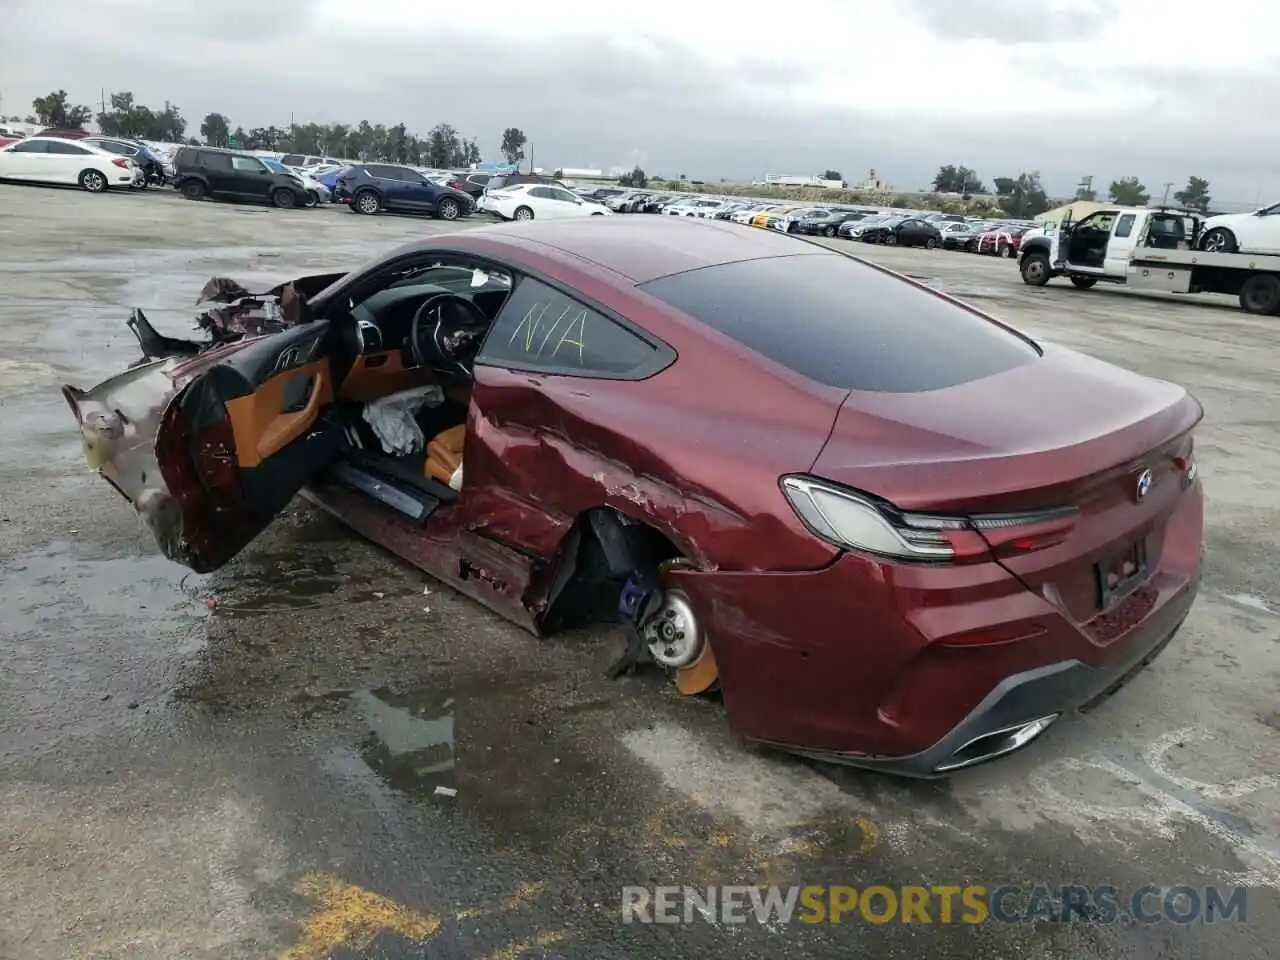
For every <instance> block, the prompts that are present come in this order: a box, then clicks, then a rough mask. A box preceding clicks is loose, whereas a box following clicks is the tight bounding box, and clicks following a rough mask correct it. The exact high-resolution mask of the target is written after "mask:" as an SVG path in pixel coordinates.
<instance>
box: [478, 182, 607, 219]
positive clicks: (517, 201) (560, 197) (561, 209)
mask: <svg viewBox="0 0 1280 960" xmlns="http://www.w3.org/2000/svg"><path fill="white" fill-rule="evenodd" d="M484 209H485V211H486V212H488V213H496V214H497V215H498V216H500V217H502V218H503V219H504V220H565V219H569V218H571V217H599V216H603V215H604V214H609V215H611V216H612V214H613V211H612V210H610V209H609V208H608V207H606V206H605V205H604V204H603V203H598V202H596V201H595V200H588V199H587V198H586V197H579V196H577V195H576V194H575V193H573V191H572V190H568V189H566V188H565V187H554V186H550V185H548V184H545V183H518V184H516V185H515V186H513V187H504V188H503V189H501V190H496V191H493V192H491V193H490V194H489V195H488V196H487V197H485V198H484Z"/></svg>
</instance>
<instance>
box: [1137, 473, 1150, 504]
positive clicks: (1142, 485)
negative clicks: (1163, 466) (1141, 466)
mask: <svg viewBox="0 0 1280 960" xmlns="http://www.w3.org/2000/svg"><path fill="white" fill-rule="evenodd" d="M1150 490H1151V471H1150V470H1143V471H1142V472H1141V473H1140V474H1138V486H1137V489H1136V490H1135V491H1134V492H1135V493H1136V494H1137V495H1138V499H1139V500H1142V499H1143V498H1145V497H1146V495H1147V493H1148V492H1149V491H1150Z"/></svg>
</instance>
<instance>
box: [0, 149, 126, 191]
mask: <svg viewBox="0 0 1280 960" xmlns="http://www.w3.org/2000/svg"><path fill="white" fill-rule="evenodd" d="M141 175H142V168H141V167H139V166H138V165H137V164H135V163H134V162H133V161H132V160H130V159H129V158H128V157H121V156H117V155H116V154H114V153H110V152H108V151H106V150H103V149H102V148H101V147H95V146H92V145H91V144H84V143H79V142H77V141H75V140H67V139H63V138H61V137H28V138H27V139H26V140H19V141H18V142H17V143H11V144H9V146H7V147H3V148H0V180H23V181H26V182H27V183H62V184H78V185H79V186H81V187H82V188H84V189H85V190H88V191H89V192H90V193H105V192H106V191H107V190H109V189H110V188H111V187H129V186H132V184H133V182H134V180H135V179H137V178H138V177H140V176H141Z"/></svg>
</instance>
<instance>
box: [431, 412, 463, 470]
mask: <svg viewBox="0 0 1280 960" xmlns="http://www.w3.org/2000/svg"><path fill="white" fill-rule="evenodd" d="M466 436H467V428H466V425H465V424H459V425H458V426H456V427H450V428H449V429H448V430H441V431H440V432H439V433H437V434H436V435H435V437H434V438H432V440H431V442H430V443H428V444H427V476H428V477H430V478H431V479H432V480H439V481H440V482H441V483H445V484H447V483H448V482H449V480H450V479H451V478H452V477H453V474H454V471H455V470H457V469H458V468H459V467H460V466H462V446H463V442H464V441H465V439H466Z"/></svg>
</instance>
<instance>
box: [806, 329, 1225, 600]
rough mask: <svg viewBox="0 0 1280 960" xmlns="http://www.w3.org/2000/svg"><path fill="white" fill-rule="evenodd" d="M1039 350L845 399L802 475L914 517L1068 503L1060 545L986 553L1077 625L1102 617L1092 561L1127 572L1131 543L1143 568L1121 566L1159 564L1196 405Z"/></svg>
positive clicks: (1084, 360) (1148, 568)
mask: <svg viewBox="0 0 1280 960" xmlns="http://www.w3.org/2000/svg"><path fill="white" fill-rule="evenodd" d="M1042 346H1043V348H1044V351H1045V355H1044V356H1043V357H1042V358H1041V359H1040V360H1038V361H1035V362H1033V363H1030V364H1026V365H1024V366H1021V367H1018V368H1016V369H1014V370H1010V371H1008V372H1006V373H1002V374H998V375H996V376H993V377H987V378H984V379H982V380H977V381H973V382H970V383H967V384H962V385H960V386H956V387H950V388H947V389H945V390H938V391H932V392H927V393H918V394H887V393H859V392H856V391H855V392H853V393H851V394H850V395H849V397H848V398H847V399H846V400H845V402H844V404H843V405H842V406H841V409H840V412H839V413H838V414H837V417H836V422H835V425H834V428H833V430H832V433H831V437H830V439H829V440H828V442H827V444H826V446H825V447H824V448H823V450H822V452H821V453H820V454H819V456H818V459H817V460H816V461H815V463H814V465H813V467H812V469H811V471H810V472H811V473H812V474H813V475H815V476H817V477H821V478H825V479H828V480H832V481H835V482H837V483H841V484H845V485H847V486H850V487H853V488H856V489H858V490H862V491H865V492H867V493H871V494H874V495H876V496H878V497H882V498H884V499H885V500H888V501H890V502H891V503H893V504H895V505H896V506H898V507H900V508H902V509H904V510H909V511H917V512H923V513H933V514H946V515H960V516H977V515H984V514H1021V513H1026V514H1032V515H1036V514H1040V513H1042V512H1044V511H1054V510H1060V509H1062V508H1070V509H1073V510H1074V511H1076V513H1075V516H1074V520H1073V521H1072V522H1070V523H1069V524H1067V527H1068V528H1069V530H1068V532H1067V533H1066V534H1065V537H1064V538H1063V539H1061V540H1060V542H1056V543H1054V544H1053V545H1051V546H1048V547H1045V548H1043V549H1035V550H1030V551H1028V552H1025V553H1020V554H1016V555H1000V552H1001V551H1000V550H999V549H997V556H998V559H999V561H1000V563H1002V564H1003V565H1004V566H1005V568H1006V569H1008V570H1009V571H1010V572H1011V573H1013V574H1014V575H1015V576H1017V577H1019V578H1020V579H1021V580H1022V581H1023V582H1024V583H1025V584H1026V585H1027V586H1028V588H1030V589H1032V590H1034V591H1035V592H1037V593H1040V594H1042V595H1043V596H1045V598H1046V599H1048V600H1049V601H1050V602H1051V603H1053V604H1055V606H1057V607H1058V608H1059V609H1060V610H1062V611H1063V612H1064V613H1065V614H1067V615H1068V616H1069V617H1070V618H1071V619H1072V620H1073V621H1075V622H1077V623H1080V622H1085V621H1087V620H1090V619H1092V618H1093V617H1095V616H1097V615H1098V614H1099V613H1100V612H1102V608H1101V607H1100V605H1099V585H1098V578H1099V567H1101V568H1102V575H1103V576H1104V577H1105V576H1106V573H1107V571H1108V570H1110V569H1112V568H1113V567H1114V568H1115V569H1116V570H1122V569H1128V567H1126V566H1125V564H1126V562H1127V560H1128V559H1129V558H1130V552H1131V551H1133V550H1134V548H1135V547H1136V548H1139V550H1143V549H1144V550H1145V561H1146V563H1145V566H1143V567H1142V569H1140V570H1133V571H1130V572H1132V573H1134V574H1141V575H1145V576H1148V577H1149V576H1150V574H1151V573H1153V572H1154V571H1155V570H1156V569H1158V567H1159V558H1160V548H1161V545H1162V542H1163V532H1164V525H1165V523H1166V522H1167V520H1168V518H1169V516H1170V515H1171V514H1172V513H1173V511H1174V509H1175V507H1176V505H1177V502H1178V500H1179V498H1180V497H1181V496H1182V494H1183V492H1184V485H1183V482H1182V481H1183V477H1184V475H1185V473H1186V468H1187V466H1188V464H1189V462H1190V461H1189V457H1190V455H1191V450H1190V446H1191V441H1190V431H1191V430H1192V428H1193V427H1194V426H1195V425H1196V424H1197V423H1198V422H1199V421H1200V419H1201V417H1202V416H1203V410H1202V408H1201V407H1200V404H1199V403H1198V402H1197V401H1196V400H1195V399H1194V398H1193V397H1191V396H1190V395H1189V394H1187V392H1186V391H1185V390H1184V389H1182V388H1181V387H1179V386H1177V385H1175V384H1171V383H1167V382H1165V381H1160V380H1152V379H1149V378H1146V377H1143V376H1140V375H1138V374H1135V373H1131V372H1129V371H1127V370H1123V369H1121V368H1118V367H1114V366H1112V365H1110V364H1107V363H1104V362H1102V361H1100V360H1095V359H1093V358H1090V357H1086V356H1083V355H1081V354H1076V353H1074V352H1072V351H1068V350H1064V349H1061V348H1056V347H1054V346H1052V345H1046V344H1042ZM1146 471H1150V475H1149V478H1148V479H1147V481H1146V482H1145V483H1144V484H1143V486H1144V490H1143V492H1142V493H1141V494H1139V489H1138V488H1139V481H1140V480H1141V479H1142V478H1143V477H1144V476H1145V474H1146ZM1034 527H1035V524H1030V525H1029V529H1030V528H1034ZM983 535H984V537H986V539H987V540H988V542H989V543H991V544H992V545H993V546H995V547H997V548H998V547H999V546H1000V544H1001V543H1002V542H1003V540H1002V537H1001V535H1000V534H999V532H998V531H997V532H994V533H993V532H991V531H984V534H983ZM1139 559H1143V558H1142V557H1139ZM1139 566H1142V565H1141V564H1139ZM1139 579H1141V577H1140V576H1139Z"/></svg>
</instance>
